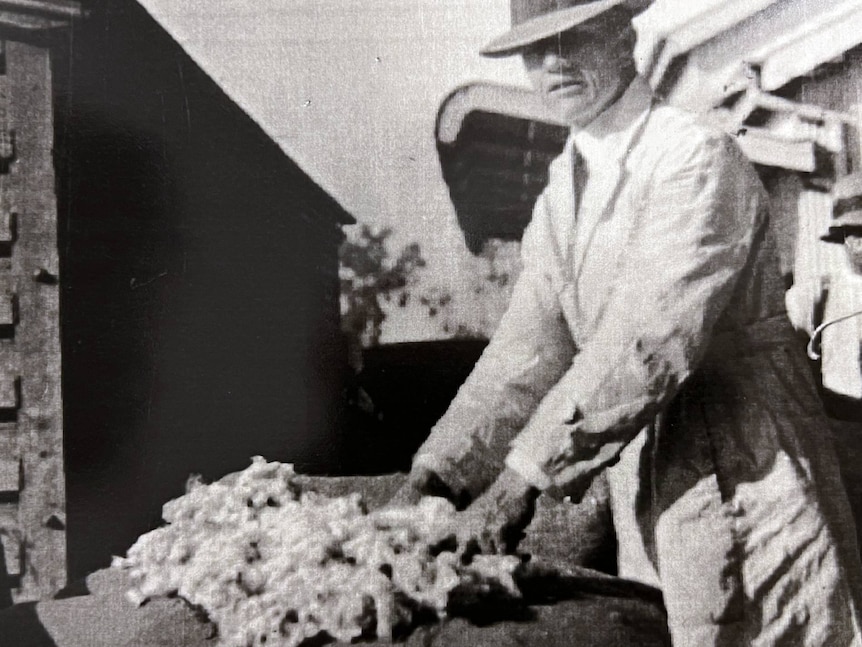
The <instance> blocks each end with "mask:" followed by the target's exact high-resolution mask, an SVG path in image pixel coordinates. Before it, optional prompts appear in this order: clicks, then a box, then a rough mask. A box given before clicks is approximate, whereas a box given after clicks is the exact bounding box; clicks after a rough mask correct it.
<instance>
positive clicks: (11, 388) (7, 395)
mask: <svg viewBox="0 0 862 647" xmlns="http://www.w3.org/2000/svg"><path fill="white" fill-rule="evenodd" d="M18 392H19V391H18V377H17V376H16V375H10V374H8V373H0V411H4V412H10V411H17V409H18V407H19V405H20V400H19V396H18Z"/></svg>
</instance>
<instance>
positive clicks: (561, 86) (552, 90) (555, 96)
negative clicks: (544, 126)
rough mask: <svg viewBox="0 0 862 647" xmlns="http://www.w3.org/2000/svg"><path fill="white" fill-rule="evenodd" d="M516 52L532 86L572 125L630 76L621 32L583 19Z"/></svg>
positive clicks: (584, 120) (603, 104)
mask: <svg viewBox="0 0 862 647" xmlns="http://www.w3.org/2000/svg"><path fill="white" fill-rule="evenodd" d="M522 57H523V59H524V65H525V67H526V68H527V75H528V76H529V78H530V81H531V83H532V84H533V87H534V88H535V90H536V91H537V92H538V93H539V94H540V95H541V96H542V99H543V100H544V101H545V102H546V103H547V104H548V105H549V106H550V107H551V109H552V110H554V111H555V112H556V113H557V115H558V116H559V117H560V118H561V119H562V120H564V121H565V122H566V123H569V124H571V125H573V126H575V127H583V126H586V125H587V124H588V123H590V122H591V121H592V120H593V119H595V118H596V117H597V116H598V115H599V114H600V113H601V112H602V111H603V110H605V108H607V107H608V106H609V105H610V104H611V103H613V102H614V101H616V99H617V98H618V97H619V96H620V95H621V94H622V93H623V91H624V90H625V88H626V86H627V85H628V84H629V82H630V81H631V79H632V76H633V67H632V63H631V46H630V45H629V43H628V40H627V39H626V37H625V35H623V36H622V37H620V35H619V33H613V34H611V33H608V31H607V30H606V29H601V28H597V27H591V26H590V25H589V23H587V24H585V25H580V26H578V27H575V28H574V29H571V30H569V31H567V32H564V33H562V34H560V35H559V36H556V37H554V38H549V39H547V40H543V41H539V42H538V43H535V44H534V45H532V46H530V47H529V48H527V49H525V50H524V51H523V52H522Z"/></svg>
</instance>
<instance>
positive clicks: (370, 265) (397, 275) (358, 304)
mask: <svg viewBox="0 0 862 647" xmlns="http://www.w3.org/2000/svg"><path fill="white" fill-rule="evenodd" d="M391 235H392V230H391V229H390V228H389V227H385V228H383V229H379V230H375V229H372V228H371V227H369V226H368V225H362V226H361V227H360V228H359V229H358V230H353V231H352V232H351V233H350V234H348V237H347V240H345V241H344V243H343V244H342V246H341V252H340V259H341V267H340V270H339V278H340V280H341V328H342V330H343V331H344V333H345V335H347V338H348V343H349V344H350V348H351V351H352V352H353V353H356V352H361V349H362V348H368V347H369V346H376V345H377V344H378V343H379V342H380V334H381V332H382V325H383V321H384V319H385V318H386V313H385V311H384V308H383V302H392V301H395V303H396V305H398V306H399V307H405V306H406V305H407V304H408V303H409V301H410V288H411V287H412V286H414V285H415V282H416V279H417V272H418V271H419V270H420V269H421V268H423V267H425V259H424V258H423V257H422V252H421V249H420V247H419V243H410V244H409V245H406V246H405V247H404V248H403V249H402V250H401V251H400V253H399V254H398V256H397V257H396V258H395V259H393V258H392V257H391V256H390V254H389V250H388V245H387V242H388V240H389V238H390V236H391Z"/></svg>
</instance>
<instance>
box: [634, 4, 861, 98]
mask: <svg viewBox="0 0 862 647" xmlns="http://www.w3.org/2000/svg"><path fill="white" fill-rule="evenodd" d="M688 4H690V3H687V2H686V3H683V2H682V0H657V2H656V3H655V5H653V7H651V8H650V9H649V10H648V11H647V12H646V13H645V14H643V15H642V16H640V17H639V18H638V26H639V29H640V31H641V32H642V33H644V34H646V36H647V38H648V39H649V40H650V41H651V43H652V45H651V46H649V47H647V49H648V52H647V54H646V58H647V63H646V64H645V65H644V68H645V71H646V73H647V75H648V76H649V78H650V80H651V82H652V83H653V85H654V86H655V87H657V88H659V89H660V90H661V91H662V92H663V93H664V94H667V95H669V96H670V97H671V98H673V99H674V100H675V101H677V102H679V103H681V104H683V105H686V106H687V107H689V108H692V109H696V110H705V109H709V108H712V107H714V106H716V105H718V104H720V103H721V102H722V101H723V100H724V99H725V98H727V97H728V96H731V95H732V94H734V93H737V92H740V91H742V90H744V89H745V88H747V87H749V86H751V85H757V87H759V88H763V89H766V90H775V89H778V88H780V87H782V86H783V85H785V84H786V83H788V82H789V81H791V80H793V79H794V78H797V77H799V76H803V75H806V74H809V73H811V72H812V71H813V70H814V69H816V68H817V67H818V66H820V65H822V64H823V63H826V62H828V61H830V60H832V59H834V58H835V57H836V56H840V55H841V54H842V53H843V52H845V51H847V50H849V49H851V48H853V47H855V46H857V45H859V44H860V43H862V0H744V1H743V0H733V1H730V2H728V1H727V0H704V2H702V3H698V4H697V5H696V8H690V7H687V5H688Z"/></svg>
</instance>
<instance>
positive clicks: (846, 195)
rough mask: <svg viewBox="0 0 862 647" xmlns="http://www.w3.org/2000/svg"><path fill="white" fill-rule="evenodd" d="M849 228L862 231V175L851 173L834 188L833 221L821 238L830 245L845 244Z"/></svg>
mask: <svg viewBox="0 0 862 647" xmlns="http://www.w3.org/2000/svg"><path fill="white" fill-rule="evenodd" d="M848 228H852V229H862V173H851V174H850V175H844V176H842V177H840V178H838V179H837V180H835V185H834V186H833V187H832V220H831V221H830V223H829V230H828V231H827V233H826V234H824V235H823V236H821V240H825V241H826V242H828V243H843V242H844V232H845V230H847V229H848Z"/></svg>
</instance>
